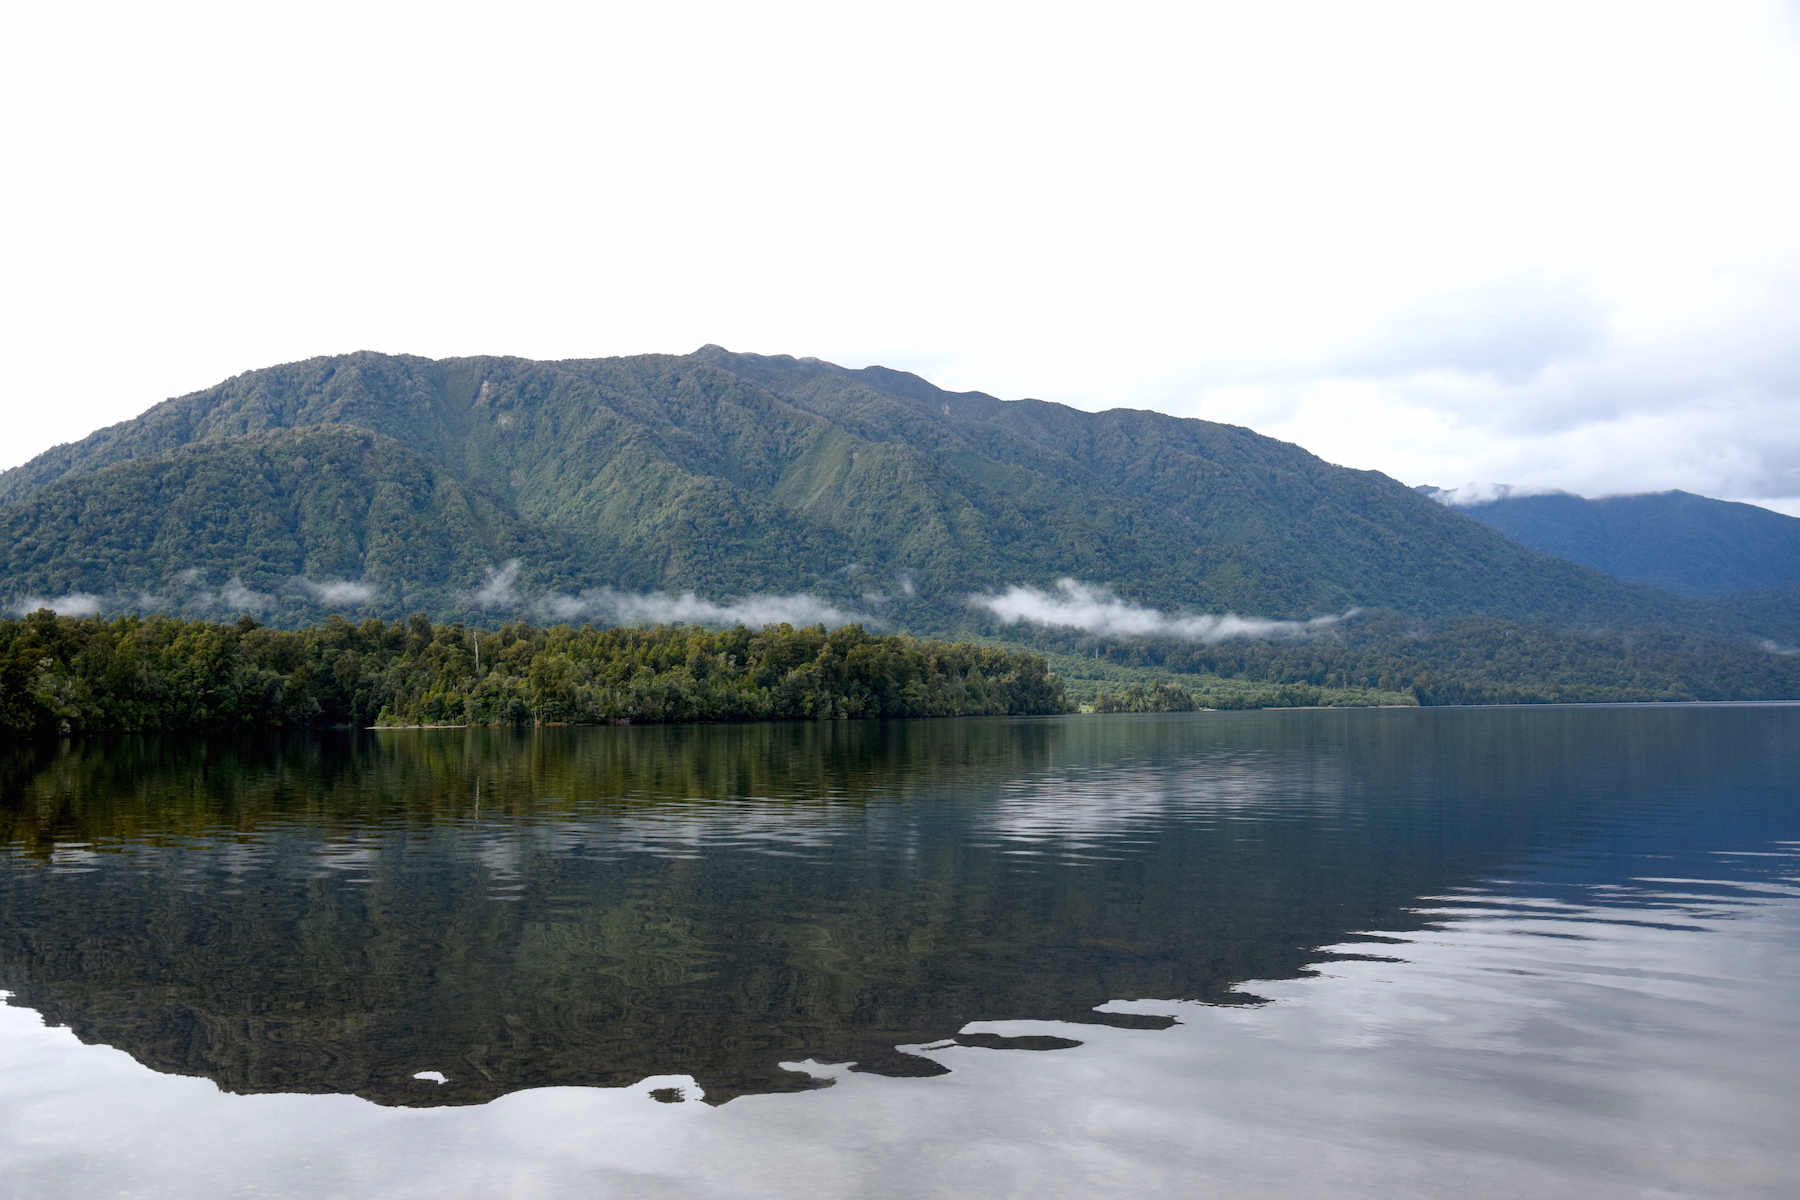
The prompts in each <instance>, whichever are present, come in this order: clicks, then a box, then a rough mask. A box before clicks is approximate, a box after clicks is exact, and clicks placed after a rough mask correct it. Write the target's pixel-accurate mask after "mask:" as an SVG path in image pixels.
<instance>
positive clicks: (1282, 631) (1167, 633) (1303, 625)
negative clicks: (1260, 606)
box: [969, 579, 1349, 642]
mask: <svg viewBox="0 0 1800 1200" xmlns="http://www.w3.org/2000/svg"><path fill="white" fill-rule="evenodd" d="M969 604H970V605H971V606H973V607H975V608H983V609H986V610H987V611H989V612H991V613H993V614H994V615H995V616H997V617H999V618H1000V619H1001V620H1002V621H1004V622H1006V623H1007V624H1008V625H1016V624H1019V623H1020V622H1024V623H1027V624H1032V625H1061V626H1065V627H1067V628H1070V629H1083V630H1086V631H1087V632H1089V633H1097V634H1102V635H1106V636H1111V637H1167V638H1180V639H1182V640H1184V641H1192V642H1223V641H1227V640H1229V639H1232V638H1278V637H1290V638H1291V637H1306V636H1309V635H1311V634H1316V633H1320V632H1323V631H1324V630H1326V629H1329V628H1330V627H1331V626H1333V625H1335V624H1337V623H1338V622H1339V621H1341V620H1343V619H1344V617H1345V616H1348V615H1349V614H1348V613H1346V614H1342V615H1340V616H1330V617H1314V618H1313V619H1312V620H1310V621H1275V620H1269V619H1267V618H1263V617H1240V616H1238V615H1237V614H1236V613H1200V614H1196V615H1188V616H1178V615H1171V614H1168V613H1163V612H1159V611H1158V610H1156V609H1154V608H1145V607H1143V606H1142V605H1138V604H1131V603H1129V602H1127V601H1124V600H1121V599H1119V597H1117V596H1116V595H1114V594H1113V593H1112V592H1110V591H1108V590H1107V589H1105V588H1100V587H1093V586H1090V585H1088V584H1085V583H1080V582H1078V581H1076V580H1074V579H1063V580H1059V581H1058V582H1057V585H1056V591H1054V592H1046V591H1043V590H1041V589H1039V588H1034V587H1026V586H1023V585H1014V586H1013V587H1010V588H1007V589H1006V591H1004V592H1001V593H1000V594H998V595H977V596H971V597H969Z"/></svg>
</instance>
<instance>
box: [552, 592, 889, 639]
mask: <svg viewBox="0 0 1800 1200" xmlns="http://www.w3.org/2000/svg"><path fill="white" fill-rule="evenodd" d="M540 607H541V608H542V609H543V611H544V612H545V613H547V614H548V615H549V616H552V617H554V618H556V619H558V620H563V621H572V620H595V619H598V620H605V621H611V622H614V623H616V624H620V625H638V624H646V625H662V624H669V623H673V622H677V621H679V622H682V623H684V624H688V625H716V626H732V625H743V626H746V627H748V628H750V629H761V628H763V627H764V626H767V625H783V624H786V625H828V626H837V625H849V624H854V623H857V622H866V621H867V620H868V618H867V617H864V616H862V615H860V614H857V613H852V612H845V611H844V610H842V609H840V608H837V607H836V606H835V605H832V604H829V603H827V602H826V601H824V600H820V599H819V598H818V597H816V596H808V595H805V594H804V593H800V594H795V595H787V596H746V597H744V598H743V599H742V600H736V601H732V602H729V603H726V604H716V603H714V602H713V601H711V600H706V599H703V598H701V597H700V596H697V595H695V594H694V593H693V592H683V593H681V595H679V596H670V595H669V594H668V593H666V592H648V593H639V592H615V591H613V590H612V589H611V588H599V589H597V590H594V591H587V592H583V593H581V594H580V595H579V596H570V595H566V594H563V595H556V594H553V595H551V596H549V597H547V598H546V599H545V600H544V601H543V603H542V604H541V605H540Z"/></svg>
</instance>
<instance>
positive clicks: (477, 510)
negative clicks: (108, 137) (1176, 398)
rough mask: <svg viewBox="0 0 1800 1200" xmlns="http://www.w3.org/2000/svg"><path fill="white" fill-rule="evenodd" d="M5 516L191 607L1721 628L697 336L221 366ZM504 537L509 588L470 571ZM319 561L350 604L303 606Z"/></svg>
mask: <svg viewBox="0 0 1800 1200" xmlns="http://www.w3.org/2000/svg"><path fill="white" fill-rule="evenodd" d="M0 532H3V534H4V541H3V542H0V580H3V581H4V583H3V584H0V592H3V593H4V597H3V598H4V599H6V601H7V602H8V603H17V601H18V600H19V599H20V598H23V597H29V596H56V595H63V594H67V593H70V592H87V593H95V594H105V595H115V596H116V595H121V594H126V593H130V594H136V593H138V592H143V593H148V594H152V595H156V596H167V595H173V594H175V593H177V592H180V591H181V590H182V589H183V588H186V589H189V590H190V591H195V592H197V593H200V594H204V595H206V596H210V597H213V598H214V600H215V609H216V608H217V606H218V605H226V606H228V604H227V602H226V601H225V600H224V599H223V597H224V595H225V591H224V590H223V589H226V588H227V587H228V586H230V587H235V588H236V589H237V591H236V592H234V593H233V594H239V595H241V594H244V593H246V592H248V593H256V594H260V595H263V596H268V597H284V596H285V597H287V599H285V600H282V601H281V604H282V605H285V606H286V607H277V608H276V609H274V610H273V611H274V614H275V617H276V619H300V618H303V617H306V616H309V615H316V614H317V612H318V611H319V608H320V606H321V605H328V606H330V607H337V608H344V609H348V610H352V611H362V612H366V613H369V614H384V615H394V614H398V613H402V612H404V611H406V610H407V609H408V608H410V607H413V606H418V607H424V608H426V609H427V610H428V611H430V612H432V613H433V614H434V615H439V616H449V615H462V616H467V615H469V614H471V613H474V612H478V611H479V612H483V613H485V614H487V616H488V618H489V619H496V620H497V619H505V618H506V617H507V616H509V615H512V614H514V613H518V614H521V615H535V616H538V617H540V618H542V617H544V616H545V615H546V610H545V609H544V607H543V597H545V596H546V595H549V594H550V593H552V592H555V593H559V594H562V595H565V596H567V595H570V594H573V593H576V592H579V591H581V590H583V589H592V588H616V589H623V590H635V591H643V590H662V589H666V590H669V591H672V592H673V591H680V590H686V589H691V590H694V591H697V592H699V593H701V594H702V595H705V596H709V597H712V598H715V599H728V598H732V597H739V596H744V595H747V594H753V593H769V592H797V591H807V592H810V593H812V594H813V595H816V596H819V597H822V598H825V599H827V600H830V601H832V602H834V603H837V604H839V605H840V606H842V607H843V608H845V609H846V610H855V611H861V612H868V613H871V614H873V615H875V616H877V617H880V618H882V619H884V620H886V621H888V622H890V623H892V624H894V625H897V626H900V627H905V628H911V629H914V630H916V631H921V632H939V633H942V632H954V631H956V630H957V629H958V628H965V627H966V625H967V622H969V621H970V620H972V619H973V618H972V617H971V615H970V612H969V610H968V608H967V606H966V603H965V601H966V598H967V596H968V595H969V593H970V592H972V591H977V590H982V589H988V588H996V587H1004V586H1006V585H1009V584H1013V583H1031V584H1039V585H1047V584H1050V583H1052V582H1053V581H1055V580H1056V579H1058V578H1060V577H1063V576H1073V577H1075V578H1077V579H1080V580H1083V581H1086V582H1089V583H1096V584H1107V585H1111V586H1112V587H1114V588H1116V589H1117V590H1118V592H1119V593H1120V594H1121V595H1123V596H1125V597H1127V598H1129V599H1132V600H1137V601H1142V602H1145V603H1149V604H1154V605H1157V606H1161V607H1169V608H1191V609H1196V610H1202V611H1217V610H1222V609H1230V610H1235V611H1237V612H1240V613H1250V614H1257V615H1265V616H1279V617H1307V616H1314V615H1319V614H1325V613H1334V612H1341V611H1343V610H1345V609H1349V608H1352V607H1362V608H1376V609H1386V610H1392V611H1397V612H1402V613H1407V614H1411V615H1413V616H1416V617H1420V618H1440V617H1458V616H1465V615H1471V614H1482V615H1488V616H1496V617H1501V618H1506V619H1510V620H1517V621H1536V622H1545V623H1552V624H1559V625H1565V626H1578V627H1586V628H1605V627H1611V628H1631V627H1671V628H1673V627H1683V628H1689V629H1703V630H1711V629H1713V627H1714V624H1716V622H1715V619H1714V617H1713V616H1712V615H1711V613H1710V611H1709V610H1706V609H1704V608H1702V607H1699V606H1696V605H1694V604H1692V603H1691V602H1688V601H1683V600H1681V599H1679V598H1677V597H1674V596H1671V595H1668V594H1667V593H1664V592H1661V591H1657V590H1655V589H1652V588H1648V587H1642V586H1638V585H1634V584H1629V583H1622V582H1620V581H1619V580H1617V579H1614V578H1611V577H1610V576H1608V575H1606V574H1603V573H1601V572H1599V571H1596V570H1593V569H1590V568H1588V567H1584V566H1580V565H1577V564H1575V563H1572V562H1568V561H1564V560H1563V559H1561V558H1556V557H1550V556H1547V555H1544V554H1540V553H1537V552H1536V551H1534V550H1531V549H1527V548H1525V547H1523V546H1521V545H1519V544H1518V543H1517V542H1515V541H1514V540H1512V539H1510V538H1508V537H1505V536H1502V535H1501V534H1500V533H1498V532H1496V531H1495V530H1493V529H1490V528H1488V527H1487V526H1486V525H1484V524H1482V523H1481V522H1478V521H1474V520H1471V519H1469V518H1468V517H1467V516H1465V515H1464V514H1462V513H1459V512H1456V511H1454V510H1452V509H1449V508H1446V507H1444V506H1443V505H1440V504H1438V503H1436V502H1434V501H1432V500H1430V499H1428V498H1426V497H1425V496H1422V495H1420V494H1418V493H1417V492H1415V491H1414V490H1413V489H1411V488H1408V487H1406V486H1404V485H1402V484H1400V483H1397V482H1396V481H1394V480H1392V479H1390V478H1388V477H1387V476H1385V475H1381V474H1379V473H1377V472H1373V471H1357V470H1351V469H1347V468H1344V467H1339V466H1334V465H1332V464H1330V463H1327V462H1325V461H1323V460H1321V459H1319V458H1318V457H1316V456H1314V455H1312V454H1309V453H1307V452H1306V451H1305V450H1302V449H1301V448H1300V447H1298V446H1294V445H1290V444H1288V443H1285V442H1280V441H1277V440H1275V439H1273V438H1268V437H1263V436H1261V435H1259V434H1256V433H1254V432H1252V431H1250V430H1248V429H1243V428H1239V427H1235V426H1230V425H1221V424H1216V423H1212V422H1206V421H1197V420H1184V419H1178V418H1175V417H1170V416H1165V415H1162V414H1159V413H1153V412H1143V411H1137V410H1130V409H1115V410H1113V411H1110V412H1103V413H1088V412H1083V411H1080V410H1077V409H1072V408H1068V407H1065V406H1062V405H1058V404H1049V403H1045V402H1042V401H1037V400H1016V401H1004V400H999V399H996V398H994V397H992V396H988V395H984V394H982V393H978V392H964V393H955V392H947V391H943V390H941V389H938V388H936V387H934V386H932V385H931V384H930V383H928V382H926V381H925V380H923V379H920V378H918V377H917V376H914V375H910V374H907V373H904V372H899V371H891V370H887V369H885V368H880V367H871V368H867V369H864V370H848V369H845V368H842V367H837V366H834V365H832V364H830V363H824V362H819V361H816V360H809V359H795V358H790V357H786V356H775V357H765V356H759V355H749V354H734V353H731V352H728V351H725V350H722V349H720V348H718V347H715V346H708V347H705V348H703V349H702V350H700V351H698V352H696V353H694V354H691V355H686V356H672V355H643V356H637V357H629V358H613V359H592V360H570V361H560V362H534V361H530V360H525V359H517V358H463V359H448V360H443V361H434V360H431V359H425V358H417V357H411V356H404V355H383V354H374V353H358V354H349V355H341V356H337V357H330V358H317V359H310V360H308V361H305V362H299V363H290V364H286V365H283V366H278V367H271V368H268V369H264V370H258V371H251V372H247V373H245V374H243V375H239V376H237V377H235V378H233V379H230V380H227V381H226V382H224V383H222V384H219V385H218V386H216V387H213V388H209V389H207V390H205V391H202V392H196V393H193V394H192V395H188V396H183V397H179V398H177V399H173V400H169V401H167V402H165V403H163V404H159V405H157V406H156V407H155V408H152V409H151V410H149V411H148V412H146V413H144V414H143V415H142V416H140V417H137V418H135V419H133V420H131V421H126V422H123V423H121V424H119V425H115V426H112V427H110V428H108V429H104V430H101V431H99V432H98V433H95V434H93V435H92V436H90V437H88V438H86V439H83V440H82V441H80V442H76V443H73V444H71V445H66V446H59V447H57V448H55V449H53V450H51V451H49V452H47V453H45V454H43V455H40V456H39V457H37V458H36V459H34V460H32V461H31V462H29V463H26V464H25V465H23V466H21V467H18V468H15V469H14V470H11V471H8V472H5V473H4V474H0ZM514 560H516V561H517V562H518V564H519V567H518V571H517V574H516V577H514V578H513V580H512V586H511V588H510V589H509V588H505V587H488V588H487V591H486V592H485V593H484V594H483V595H482V596H480V597H478V596H477V595H476V593H477V592H478V591H479V590H480V589H481V588H482V587H483V585H484V581H487V580H489V579H490V572H491V571H493V570H495V569H497V568H499V567H500V566H501V565H502V564H503V563H505V562H508V561H514ZM233 580H235V581H236V583H235V584H233V583H232V581H233ZM302 581H305V582H302ZM332 582H340V583H341V582H352V583H356V584H359V585H361V587H362V588H363V589H366V592H367V599H366V600H365V601H359V602H357V603H350V602H348V601H344V600H343V599H342V596H344V595H347V594H348V593H346V592H344V591H343V589H341V588H340V589H339V591H338V592H335V593H332V594H331V595H333V596H337V597H339V598H338V599H331V598H329V597H326V598H320V597H324V596H325V593H322V592H318V591H317V589H318V588H319V586H320V585H322V584H326V583H332ZM309 589H312V590H310V591H309ZM308 596H312V597H313V599H311V600H308V599H307V597H308ZM271 603H273V602H271ZM533 603H536V604H537V607H536V608H532V607H531V605H532V604H533ZM265 615H269V614H268V612H265ZM549 615H557V614H549ZM1773 620H1775V622H1776V624H1779V622H1780V621H1781V620H1785V617H1780V616H1779V614H1778V617H1777V618H1773ZM1771 628H1772V629H1773V628H1774V626H1773V625H1772V626H1771ZM1732 632H1734V633H1737V632H1746V631H1739V630H1736V629H1735V628H1734V629H1733V630H1732ZM1747 632H1749V633H1756V632H1759V630H1750V631H1747ZM1769 636H1785V635H1784V634H1782V633H1780V632H1779V631H1777V632H1775V633H1771V634H1769Z"/></svg>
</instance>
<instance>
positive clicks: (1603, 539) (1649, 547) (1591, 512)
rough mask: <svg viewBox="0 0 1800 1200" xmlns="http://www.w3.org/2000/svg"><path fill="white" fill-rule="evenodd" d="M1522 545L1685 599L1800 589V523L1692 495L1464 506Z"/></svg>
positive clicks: (1561, 497) (1528, 499)
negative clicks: (1798, 586)
mask: <svg viewBox="0 0 1800 1200" xmlns="http://www.w3.org/2000/svg"><path fill="white" fill-rule="evenodd" d="M1461 508H1462V511H1463V512H1465V513H1467V514H1468V515H1469V516H1471V517H1474V518H1475V519H1476V520H1477V521H1480V522H1481V523H1482V524H1484V525H1487V526H1490V527H1491V528H1494V529H1498V530H1499V531H1500V532H1501V533H1504V534H1505V535H1506V536H1507V537H1510V538H1512V539H1513V540H1514V541H1515V542H1518V543H1519V544H1520V545H1523V546H1529V547H1531V548H1532V549H1533V550H1541V551H1543V552H1544V553H1545V554H1554V555H1557V556H1558V557H1561V558H1566V559H1568V560H1570V561H1571V562H1578V563H1581V564H1583V565H1584V566H1589V567H1593V568H1595V569H1596V570H1601V571H1605V572H1606V573H1607V574H1608V575H1615V576H1617V577H1618V578H1620V579H1627V580H1631V581H1632V582H1634V583H1647V584H1651V585H1652V586H1655V587H1659V588H1665V589H1667V590H1668V591H1671V592H1675V593H1677V594H1679V595H1683V596H1695V597H1710V596H1723V595H1727V594H1729V593H1732V592H1742V591H1749V590H1753V589H1767V588H1779V587H1784V586H1786V585H1789V584H1794V583H1800V518H1795V517H1789V516H1785V515H1783V514H1781V513H1778V512H1771V511H1770V510H1768V509H1766V508H1758V507H1757V506H1756V505H1754V504H1736V503H1733V502H1731V501H1727V500H1711V499H1708V498H1707V497H1705V496H1696V495H1693V494H1692V493H1689V492H1647V493H1643V494H1640V495H1634V496H1603V497H1600V498H1599V499H1595V500H1586V499H1583V498H1582V497H1580V496H1572V495H1569V494H1568V493H1566V492H1552V493H1548V494H1544V495H1536V496H1504V497H1501V498H1500V499H1497V500H1493V501H1490V502H1488V503H1486V504H1473V505H1464V506H1461Z"/></svg>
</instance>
